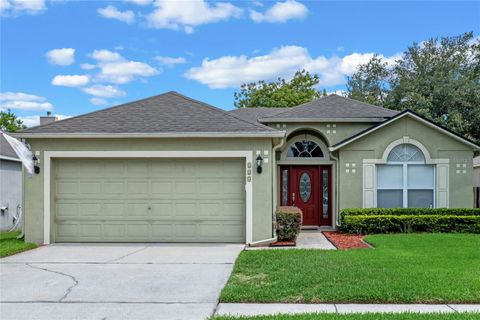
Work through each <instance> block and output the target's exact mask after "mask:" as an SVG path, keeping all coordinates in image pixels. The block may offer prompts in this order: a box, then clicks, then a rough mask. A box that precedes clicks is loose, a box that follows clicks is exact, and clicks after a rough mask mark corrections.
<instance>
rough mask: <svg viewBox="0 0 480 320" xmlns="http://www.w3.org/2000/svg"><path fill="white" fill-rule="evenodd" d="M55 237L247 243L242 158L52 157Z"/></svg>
mask: <svg viewBox="0 0 480 320" xmlns="http://www.w3.org/2000/svg"><path fill="white" fill-rule="evenodd" d="M53 166H54V174H55V178H54V181H55V183H54V184H53V185H52V188H53V189H54V190H53V194H54V195H55V206H54V210H55V230H54V231H55V241H56V242H245V178H244V177H245V176H244V170H245V169H244V168H245V165H244V161H243V160H240V159H56V160H54V162H53Z"/></svg>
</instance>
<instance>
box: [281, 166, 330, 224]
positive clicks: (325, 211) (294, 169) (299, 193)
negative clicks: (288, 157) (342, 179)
mask: <svg viewBox="0 0 480 320" xmlns="http://www.w3.org/2000/svg"><path fill="white" fill-rule="evenodd" d="M280 174H281V179H280V180H281V183H280V188H281V192H280V203H281V204H282V205H287V206H296V207H298V208H300V209H301V210H302V212H303V225H304V226H330V225H331V224H332V214H331V207H332V206H331V169H330V166H282V167H281V168H280Z"/></svg>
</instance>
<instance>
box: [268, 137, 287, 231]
mask: <svg viewBox="0 0 480 320" xmlns="http://www.w3.org/2000/svg"><path fill="white" fill-rule="evenodd" d="M285 142H286V139H285V138H282V139H281V140H280V143H278V144H277V145H275V146H273V149H272V156H271V158H272V235H273V237H274V238H276V237H277V230H276V227H275V226H276V216H275V211H276V210H277V190H278V188H277V157H276V152H277V150H278V149H280V148H282V147H283V146H284V145H285Z"/></svg>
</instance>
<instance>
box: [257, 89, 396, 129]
mask: <svg viewBox="0 0 480 320" xmlns="http://www.w3.org/2000/svg"><path fill="white" fill-rule="evenodd" d="M396 114H398V111H394V110H390V109H386V108H382V107H379V106H374V105H371V104H368V103H364V102H361V101H357V100H353V99H349V98H345V97H341V96H339V95H336V94H331V95H328V96H326V97H322V98H319V99H317V100H314V101H311V102H307V103H304V104H301V105H299V106H297V107H294V108H288V109H286V110H285V111H284V112H280V113H277V114H275V115H270V116H263V117H261V118H260V119H259V121H260V122H263V123H267V122H277V121H282V122H299V121H322V120H324V121H325V120H326V121H332V119H335V120H344V121H349V120H350V121H365V122H368V121H369V120H370V121H372V122H378V121H383V120H385V119H386V118H390V117H393V116H395V115H396Z"/></svg>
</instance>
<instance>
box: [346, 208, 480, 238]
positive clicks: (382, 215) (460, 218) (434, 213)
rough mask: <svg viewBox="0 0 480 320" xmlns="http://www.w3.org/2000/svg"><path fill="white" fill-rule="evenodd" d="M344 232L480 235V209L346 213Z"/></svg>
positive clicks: (364, 210) (349, 210) (379, 209)
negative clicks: (458, 233)
mask: <svg viewBox="0 0 480 320" xmlns="http://www.w3.org/2000/svg"><path fill="white" fill-rule="evenodd" d="M340 230H341V231H342V232H347V233H360V234H365V233H394V232H405V233H408V232H468V233H480V209H444V208H441V209H440V208H439V209H421V208H418V209H417V208H412V209H408V208H406V209H401V208H399V209H396V208H395V209H384V208H375V209H344V210H342V212H341V226H340Z"/></svg>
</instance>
